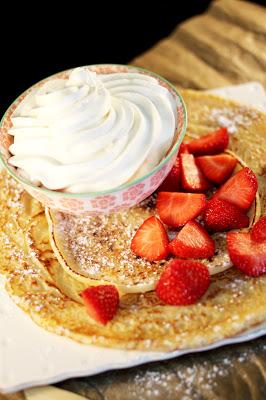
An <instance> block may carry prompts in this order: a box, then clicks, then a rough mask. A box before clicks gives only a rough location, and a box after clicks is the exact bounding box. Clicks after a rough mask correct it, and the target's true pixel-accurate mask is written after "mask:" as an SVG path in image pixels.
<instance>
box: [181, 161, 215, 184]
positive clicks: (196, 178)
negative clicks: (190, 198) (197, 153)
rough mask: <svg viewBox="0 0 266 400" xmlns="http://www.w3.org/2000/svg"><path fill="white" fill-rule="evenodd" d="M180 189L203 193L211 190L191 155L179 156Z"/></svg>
mask: <svg viewBox="0 0 266 400" xmlns="http://www.w3.org/2000/svg"><path fill="white" fill-rule="evenodd" d="M180 160H181V181H182V188H183V189H184V190H188V191H189V192H204V191H205V190H208V189H210V188H211V186H212V185H211V184H210V182H208V181H207V179H206V178H205V177H204V175H203V173H202V172H201V170H200V169H199V167H198V166H197V164H196V162H195V158H194V156H193V154H185V153H183V154H181V155H180Z"/></svg>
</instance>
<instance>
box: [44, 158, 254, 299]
mask: <svg viewBox="0 0 266 400" xmlns="http://www.w3.org/2000/svg"><path fill="white" fill-rule="evenodd" d="M229 153H231V154H232V155H234V154H233V153H232V152H230V151H229ZM234 156H235V155H234ZM244 166H245V163H244V162H243V161H242V160H240V159H239V158H238V164H237V167H236V169H235V172H237V171H238V170H240V169H241V168H243V167H244ZM152 215H156V216H157V217H158V215H157V213H156V194H154V195H152V196H150V197H149V198H148V199H146V200H145V201H143V202H142V203H140V204H139V205H137V206H135V207H132V208H131V209H128V210H125V211H121V212H117V213H113V214H109V215H98V216H84V215H71V214H65V213H63V212H60V211H56V210H50V209H48V208H46V216H47V220H48V224H49V232H50V241H51V245H52V248H53V250H54V253H55V255H56V257H57V259H58V261H59V262H60V264H61V265H62V267H63V268H64V269H65V271H66V272H67V273H68V274H70V275H71V276H72V277H73V278H75V279H77V280H78V281H80V282H82V283H85V284H86V285H87V286H90V285H100V284H114V285H116V286H117V288H118V290H119V292H120V294H126V293H144V292H148V291H150V290H154V288H155V286H156V283H157V282H158V280H159V278H160V275H161V273H162V271H163V269H164V267H165V265H166V264H167V262H168V261H169V260H170V259H171V258H173V257H171V256H169V257H168V259H167V260H161V261H156V262H155V261H153V262H151V261H148V260H145V259H143V258H141V257H138V256H136V255H135V254H134V253H133V252H132V251H131V250H130V243H131V239H132V237H133V236H134V234H135V232H136V231H137V229H138V228H139V226H140V225H141V224H142V222H143V221H144V220H145V219H147V218H148V217H150V216H152ZM249 217H250V225H252V224H253V223H254V222H256V221H257V219H259V217H260V199H259V196H258V195H257V197H256V200H255V201H254V203H253V204H252V207H251V209H250V212H249ZM170 235H171V236H173V237H175V235H176V231H172V232H171V231H170ZM212 237H213V239H214V241H215V248H216V252H215V255H214V256H213V257H212V258H211V259H203V260H199V261H201V262H203V263H204V264H205V265H206V266H207V267H208V269H209V272H210V274H211V275H214V274H216V273H219V272H222V271H225V270H226V269H228V268H230V267H231V266H232V263H231V261H230V258H229V255H228V253H227V252H226V238H225V234H224V233H215V234H213V235H212Z"/></svg>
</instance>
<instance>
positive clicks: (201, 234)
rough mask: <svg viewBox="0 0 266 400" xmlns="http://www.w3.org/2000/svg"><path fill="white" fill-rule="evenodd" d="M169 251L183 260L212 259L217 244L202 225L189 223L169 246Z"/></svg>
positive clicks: (193, 222)
mask: <svg viewBox="0 0 266 400" xmlns="http://www.w3.org/2000/svg"><path fill="white" fill-rule="evenodd" d="M169 250H170V252H171V253H172V254H174V255H175V256H177V257H181V258H210V257H213V255H214V250H215V244H214V241H213V240H212V238H211V237H210V236H209V235H208V233H207V232H206V231H205V229H204V228H203V227H202V226H201V224H199V223H198V222H196V221H189V222H188V223H187V224H186V225H185V226H184V227H183V228H182V229H181V231H180V232H179V233H178V234H177V236H176V238H175V239H174V240H172V242H171V243H170V244H169Z"/></svg>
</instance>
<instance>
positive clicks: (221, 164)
mask: <svg viewBox="0 0 266 400" xmlns="http://www.w3.org/2000/svg"><path fill="white" fill-rule="evenodd" d="M236 163H237V161H236V159H235V158H234V157H232V156H229V154H218V155H217V156H203V157H196V164H197V165H198V166H199V167H200V169H201V171H202V172H203V173H204V175H205V176H206V178H208V179H209V180H210V181H212V182H214V183H217V184H218V185H219V184H220V183H223V182H225V181H226V180H227V179H228V178H229V176H231V175H232V173H233V170H234V169H235V166H236Z"/></svg>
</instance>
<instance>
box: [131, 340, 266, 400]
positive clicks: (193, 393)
mask: <svg viewBox="0 0 266 400" xmlns="http://www.w3.org/2000/svg"><path fill="white" fill-rule="evenodd" d="M262 347H264V349H263V350H265V348H266V346H262ZM252 355H254V352H253V350H252V349H251V348H250V349H246V348H245V349H244V350H240V351H239V352H237V351H235V353H234V357H232V356H231V354H230V350H229V351H227V352H223V353H221V352H219V353H218V354H216V356H215V354H214V355H213V356H211V357H209V359H208V360H206V359H203V357H202V356H196V357H194V359H193V360H194V361H192V360H191V359H189V358H187V359H186V360H183V362H182V361H181V363H180V364H176V363H175V364H174V362H172V364H174V365H173V366H172V368H169V365H168V367H167V368H162V367H161V366H158V367H156V366H155V367H153V368H152V369H151V368H143V369H142V370H140V371H139V372H138V373H137V374H136V375H135V376H134V381H133V383H132V387H133V388H134V389H133V393H132V397H131V398H132V399H138V398H145V399H149V398H150V399H156V398H158V399H159V398H160V399H162V398H164V399H171V398H178V399H179V400H198V399H199V398H203V397H204V398H205V396H206V398H214V397H212V396H215V395H214V394H215V393H216V390H217V387H218V385H219V383H222V382H223V379H224V378H226V377H228V376H229V375H230V374H231V373H232V372H233V371H235V369H236V368H237V366H238V365H241V364H243V363H245V362H247V361H249V359H250V357H252ZM198 357H199V358H200V360H197V358H198ZM173 396H175V397H173ZM215 398H216V396H215Z"/></svg>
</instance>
